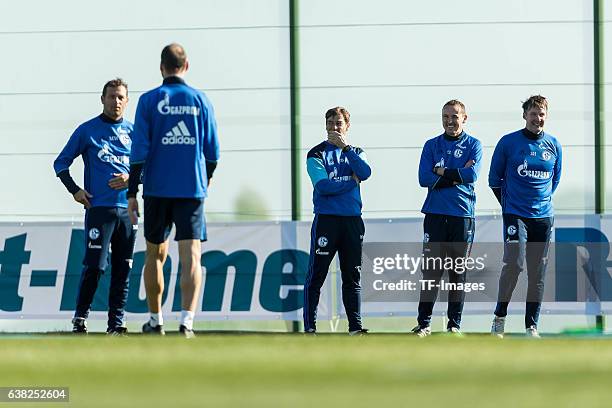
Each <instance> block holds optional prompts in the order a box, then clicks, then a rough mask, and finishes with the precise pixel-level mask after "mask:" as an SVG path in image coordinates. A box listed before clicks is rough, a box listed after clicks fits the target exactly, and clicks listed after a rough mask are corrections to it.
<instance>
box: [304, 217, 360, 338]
mask: <svg viewBox="0 0 612 408" xmlns="http://www.w3.org/2000/svg"><path fill="white" fill-rule="evenodd" d="M364 234H365V225H364V224H363V220H362V219H361V217H360V216H339V215H323V214H317V215H315V218H314V221H313V223H312V229H311V236H310V261H309V264H308V273H307V274H306V282H305V283H304V330H305V331H308V330H316V327H317V306H318V305H319V297H320V295H321V288H322V287H323V283H324V282H325V278H326V277H327V273H328V271H329V265H330V264H331V261H332V259H333V258H334V256H335V255H336V252H338V257H339V258H340V272H341V276H342V302H343V303H344V309H345V311H346V315H347V318H348V322H349V331H354V330H360V329H362V326H361V251H362V244H363V236H364Z"/></svg>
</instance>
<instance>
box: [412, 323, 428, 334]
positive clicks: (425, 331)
mask: <svg viewBox="0 0 612 408" xmlns="http://www.w3.org/2000/svg"><path fill="white" fill-rule="evenodd" d="M411 332H412V333H414V334H416V335H417V336H418V337H427V336H429V335H430V334H431V327H429V326H426V327H421V326H418V325H417V326H416V327H415V328H414V329H412V330H411Z"/></svg>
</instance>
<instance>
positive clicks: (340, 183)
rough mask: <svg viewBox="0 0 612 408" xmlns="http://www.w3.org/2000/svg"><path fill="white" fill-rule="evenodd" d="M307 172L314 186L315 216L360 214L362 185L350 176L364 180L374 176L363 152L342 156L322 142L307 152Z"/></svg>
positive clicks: (337, 149)
mask: <svg viewBox="0 0 612 408" xmlns="http://www.w3.org/2000/svg"><path fill="white" fill-rule="evenodd" d="M306 169H307V170H308V175H309V176H310V180H311V181H312V185H313V186H314V191H313V193H312V201H313V204H314V213H315V214H328V215H361V193H360V190H359V184H357V182H356V181H355V180H353V178H352V177H351V176H352V174H353V173H355V175H356V176H357V177H358V178H359V180H361V181H364V180H367V179H368V178H369V177H370V174H372V170H371V169H370V166H369V164H368V162H367V158H366V156H365V153H364V151H363V150H362V149H360V148H358V147H354V148H352V149H350V150H349V151H348V152H346V153H343V152H342V151H341V150H340V149H339V148H337V147H336V146H334V145H333V144H331V143H329V142H327V141H325V142H322V143H319V144H318V145H317V146H315V147H313V148H312V149H311V150H310V151H309V152H308V156H307V159H306Z"/></svg>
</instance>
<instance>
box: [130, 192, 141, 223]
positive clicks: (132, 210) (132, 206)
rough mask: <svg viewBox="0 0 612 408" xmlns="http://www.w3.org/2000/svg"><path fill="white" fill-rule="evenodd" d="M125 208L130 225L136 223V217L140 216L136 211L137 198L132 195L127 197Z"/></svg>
mask: <svg viewBox="0 0 612 408" xmlns="http://www.w3.org/2000/svg"><path fill="white" fill-rule="evenodd" d="M127 209H128V215H129V216H130V221H131V222H132V225H138V217H140V213H139V212H138V200H137V199H136V198H134V197H131V198H128V208H127Z"/></svg>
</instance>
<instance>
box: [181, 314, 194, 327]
mask: <svg viewBox="0 0 612 408" xmlns="http://www.w3.org/2000/svg"><path fill="white" fill-rule="evenodd" d="M194 314H195V313H193V312H190V311H189V310H182V311H181V324H182V325H183V326H185V327H186V328H187V329H188V330H193V316H194Z"/></svg>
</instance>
